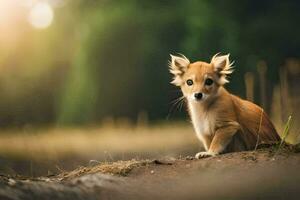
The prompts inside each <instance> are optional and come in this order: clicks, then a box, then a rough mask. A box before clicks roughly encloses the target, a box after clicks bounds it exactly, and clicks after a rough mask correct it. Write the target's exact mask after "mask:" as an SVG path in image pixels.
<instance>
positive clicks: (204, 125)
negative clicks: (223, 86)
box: [189, 102, 215, 140]
mask: <svg viewBox="0 0 300 200" xmlns="http://www.w3.org/2000/svg"><path fill="white" fill-rule="evenodd" d="M189 109H190V115H191V118H192V123H193V126H194V129H195V132H196V134H197V136H198V138H199V139H201V140H202V137H203V136H204V135H212V134H213V131H214V128H215V127H214V124H215V120H214V117H213V116H211V115H210V113H208V112H204V110H203V108H202V105H201V104H200V103H198V102H189Z"/></svg>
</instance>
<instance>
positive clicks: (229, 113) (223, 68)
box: [169, 54, 280, 159]
mask: <svg viewBox="0 0 300 200" xmlns="http://www.w3.org/2000/svg"><path fill="white" fill-rule="evenodd" d="M169 67H170V72H171V74H173V81H172V82H171V83H172V84H174V85H176V86H179V87H180V88H181V91H182V93H183V97H184V98H185V99H186V101H187V106H188V112H189V114H190V117H191V120H192V123H193V126H194V129H195V132H196V134H197V137H198V138H199V140H200V141H201V142H202V143H203V146H204V148H205V151H203V152H199V153H197V154H196V156H195V157H196V158H198V159H199V158H202V157H209V156H215V155H217V154H220V153H225V152H234V151H244V150H253V149H255V148H256V147H257V145H258V144H260V143H276V142H278V141H279V140H280V137H279V135H278V133H277V132H276V130H275V128H274V126H273V124H272V122H271V121H270V119H269V117H268V116H267V114H266V113H265V112H264V110H263V109H262V108H261V107H259V106H257V105H255V104H254V103H251V102H250V101H246V100H243V99H241V98H239V97H237V96H235V95H232V94H230V93H229V92H228V91H227V90H226V89H225V88H224V84H226V83H228V82H229V81H228V80H227V76H228V75H229V74H231V73H232V72H233V68H232V63H230V61H229V54H228V55H222V56H221V55H219V54H216V55H215V56H213V57H212V59H211V61H210V63H206V62H201V61H198V62H194V63H190V61H189V59H187V58H186V57H185V56H183V55H181V56H173V55H171V61H170V64H169Z"/></svg>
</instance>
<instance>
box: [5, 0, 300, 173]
mask: <svg viewBox="0 0 300 200" xmlns="http://www.w3.org/2000/svg"><path fill="white" fill-rule="evenodd" d="M299 10H300V2H299V1H296V0H285V1H279V0H251V1H250V0H249V1H238V0H227V1H216V0H198V1H197V0H177V1H167V0H151V1H150V0H119V1H115V0H1V1H0V127H1V132H0V143H1V145H0V162H2V166H4V167H2V168H3V169H2V170H4V171H5V172H11V173H15V172H17V173H25V174H30V175H36V174H40V173H38V172H37V171H38V170H36V169H37V168H41V167H40V165H39V164H40V163H44V164H45V162H46V164H45V165H43V166H46V167H44V168H43V170H44V171H47V170H48V171H49V168H51V170H52V171H55V170H57V169H58V168H57V167H56V168H55V167H52V166H54V164H53V163H59V164H60V165H64V163H66V160H68V161H70V162H71V163H72V164H70V162H68V164H66V165H64V167H66V168H68V166H71V167H70V168H72V167H74V166H76V165H78V164H80V163H83V162H86V160H89V159H92V158H95V159H98V160H103V159H104V157H105V159H106V158H107V155H108V154H109V159H111V160H115V159H121V158H124V159H126V158H131V157H136V156H137V155H141V157H147V156H145V154H147V155H148V157H149V156H150V154H151V152H155V154H154V155H156V156H157V155H162V154H163V153H162V152H168V153H165V155H170V152H176V153H174V154H175V155H181V154H185V153H187V154H189V153H190V152H194V151H195V149H197V148H198V145H199V144H198V143H197V141H194V140H196V138H195V137H194V136H193V131H192V129H191V125H190V124H189V123H188V117H187V115H186V112H185V109H180V108H181V107H182V106H181V105H176V104H175V105H174V102H173V100H174V99H176V98H178V97H180V95H181V94H180V90H179V89H178V88H176V87H174V86H172V85H170V84H169V82H170V80H171V75H170V74H169V72H168V67H167V63H168V60H169V54H170V53H171V54H176V53H183V54H185V55H186V56H187V57H188V58H189V59H190V60H191V61H196V60H204V61H207V62H208V61H210V58H211V57H212V56H213V55H214V54H216V53H218V52H221V53H224V54H225V53H230V54H231V59H232V60H234V61H235V72H234V73H233V75H232V77H231V79H230V80H231V82H230V83H229V84H228V85H227V88H228V89H229V90H230V91H231V92H232V93H234V94H237V95H239V96H241V97H243V98H247V99H249V100H252V101H254V102H255V103H257V104H259V105H261V106H262V107H263V108H264V109H265V110H266V111H267V112H268V113H269V115H270V116H271V117H272V120H273V121H274V123H275V125H276V127H277V129H278V130H279V132H281V131H282V129H283V126H284V124H285V123H286V121H287V119H288V116H290V115H292V121H293V128H292V133H293V134H291V136H290V141H292V142H297V141H299V137H297V136H298V134H299V123H298V122H299V119H300V117H299V116H300V114H299V109H297V107H298V106H299V105H300V103H299V102H300V89H299V81H300V63H299V56H300V37H299V35H300V27H299V19H300V12H299ZM172 102H173V103H172ZM104 136H105V137H104ZM172 137H173V140H172V139H170V138H172ZM105 138H106V139H105ZM128 138H129V139H128ZM126 139H127V140H126ZM172 141H173V143H172ZM187 141H188V142H187ZM168 142H169V143H170V144H169V143H168ZM171 143H172V144H171ZM168 144H169V147H170V148H168ZM139 145H140V146H139ZM152 145H154V147H152ZM155 145H157V146H155ZM172 145H173V146H172ZM121 147H122V148H121ZM133 147H137V148H133ZM171 147H172V148H171ZM173 149H176V151H173ZM115 151H117V152H118V153H117V154H116V156H115V157H114V158H112V157H113V156H112V155H114V153H113V152H115ZM99 152H101V153H99ZM128 152H131V153H132V152H135V154H130V156H127V154H128ZM141 152H144V153H141ZM145 152H146V153H145ZM149 152H150V153H149ZM100 154H101V155H100ZM174 154H172V155H174ZM39 155H40V156H39ZM62 155H63V156H62ZM79 155H80V156H79ZM95 155H96V156H95ZM120 155H122V156H120ZM151 155H152V154H151ZM79 157H80V158H79ZM82 157H83V158H84V159H82ZM150 157H151V156H150ZM1 158H2V159H1ZM66 158H67V159H66ZM75 158H76V159H75ZM45 160H46V161H45ZM49 160H51V163H50V164H49V162H50V161H49ZM78 160H80V161H82V160H84V161H82V162H79V161H78ZM48 161H49V162H48ZM52 161H53V162H52ZM77 161H78V162H77ZM33 163H35V164H33ZM36 163H39V164H36ZM35 165H36V166H38V167H34V166H35ZM4 168H5V169H4ZM54 168H55V169H54ZM44 171H43V172H44Z"/></svg>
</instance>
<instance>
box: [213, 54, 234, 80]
mask: <svg viewBox="0 0 300 200" xmlns="http://www.w3.org/2000/svg"><path fill="white" fill-rule="evenodd" d="M210 63H211V64H212V65H213V67H214V70H215V72H216V73H217V74H218V75H219V77H220V78H219V81H218V82H219V84H220V85H224V84H225V83H228V82H229V81H228V80H227V76H228V75H229V74H231V73H232V72H233V66H232V65H233V63H230V61H229V54H227V55H224V56H221V55H219V54H216V55H214V56H213V57H212V59H211V61H210Z"/></svg>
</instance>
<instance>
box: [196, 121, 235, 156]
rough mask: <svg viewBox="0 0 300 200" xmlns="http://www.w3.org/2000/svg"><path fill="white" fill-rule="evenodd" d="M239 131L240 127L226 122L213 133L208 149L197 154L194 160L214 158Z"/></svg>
mask: <svg viewBox="0 0 300 200" xmlns="http://www.w3.org/2000/svg"><path fill="white" fill-rule="evenodd" d="M239 129H240V125H239V124H238V123H237V122H227V123H226V124H224V125H223V126H222V127H220V128H218V129H217V131H216V132H215V136H214V137H213V139H212V142H211V144H210V147H209V149H208V151H206V152H199V153H197V154H196V156H195V157H196V158H198V159H199V158H204V157H210V156H215V155H217V154H220V153H222V152H223V151H224V150H225V148H226V147H227V145H228V144H229V142H230V141H231V139H232V137H233V136H234V134H235V133H236V132H237V131H238V130H239Z"/></svg>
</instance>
